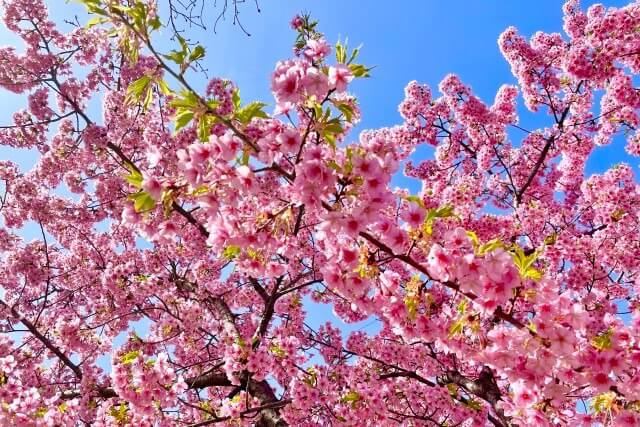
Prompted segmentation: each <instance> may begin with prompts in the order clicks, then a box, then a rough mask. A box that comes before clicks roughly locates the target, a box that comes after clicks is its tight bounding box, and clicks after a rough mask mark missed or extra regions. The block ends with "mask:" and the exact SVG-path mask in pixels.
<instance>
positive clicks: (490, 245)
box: [478, 239, 505, 255]
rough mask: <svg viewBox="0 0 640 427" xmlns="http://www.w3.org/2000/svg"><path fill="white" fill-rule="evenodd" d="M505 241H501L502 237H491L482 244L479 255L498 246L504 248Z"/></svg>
mask: <svg viewBox="0 0 640 427" xmlns="http://www.w3.org/2000/svg"><path fill="white" fill-rule="evenodd" d="M504 247H505V246H504V243H502V242H501V241H500V239H491V240H489V241H488V242H487V243H485V244H484V245H482V246H480V248H478V254H479V255H484V254H486V253H489V252H491V251H494V250H496V249H498V248H503V249H504Z"/></svg>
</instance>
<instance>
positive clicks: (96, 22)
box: [85, 16, 109, 28]
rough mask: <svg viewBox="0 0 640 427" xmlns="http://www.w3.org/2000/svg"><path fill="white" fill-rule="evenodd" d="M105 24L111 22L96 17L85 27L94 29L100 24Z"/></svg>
mask: <svg viewBox="0 0 640 427" xmlns="http://www.w3.org/2000/svg"><path fill="white" fill-rule="evenodd" d="M105 22H109V20H108V19H107V18H104V17H100V16H95V17H93V18H91V19H89V21H88V22H87V24H86V25H85V28H91V27H94V26H96V25H99V24H104V23H105Z"/></svg>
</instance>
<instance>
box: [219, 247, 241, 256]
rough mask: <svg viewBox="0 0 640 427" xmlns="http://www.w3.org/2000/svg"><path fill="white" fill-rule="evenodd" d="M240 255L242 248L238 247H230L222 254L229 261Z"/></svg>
mask: <svg viewBox="0 0 640 427" xmlns="http://www.w3.org/2000/svg"><path fill="white" fill-rule="evenodd" d="M238 255H240V247H239V246H236V245H229V246H227V247H226V248H224V251H223V252H222V256H223V257H225V258H226V259H228V260H233V259H235V258H236V257H237V256H238Z"/></svg>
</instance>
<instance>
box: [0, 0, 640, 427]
mask: <svg viewBox="0 0 640 427" xmlns="http://www.w3.org/2000/svg"><path fill="white" fill-rule="evenodd" d="M0 3H1V4H2V5H3V9H4V11H3V12H4V23H5V25H6V27H7V28H8V29H9V30H10V31H12V32H13V33H15V34H16V35H17V36H18V37H20V38H21V39H22V40H23V41H24V46H25V47H24V49H23V50H21V48H16V47H3V48H0V86H2V88H4V89H5V90H9V91H12V92H15V93H17V94H22V95H24V96H25V97H26V98H28V108H26V109H25V110H21V111H16V112H15V114H14V115H13V123H10V124H8V125H6V126H3V127H2V129H0V143H1V144H2V145H4V146H8V147H13V148H22V149H25V150H32V151H37V152H38V153H39V157H38V161H37V163H36V165H35V166H34V167H33V169H31V170H29V171H23V170H20V168H19V167H18V166H17V164H16V163H14V162H13V161H11V160H2V161H0V181H1V182H2V186H1V187H0V189H1V190H2V197H1V199H0V216H1V218H2V223H1V227H0V289H1V290H0V297H1V298H0V332H1V333H0V424H1V425H7V426H40V425H42V426H76V425H82V426H85V425H86V426H89V425H95V426H123V425H131V426H182V425H184V426H203V425H214V424H219V425H229V426H240V425H241V426H249V425H257V426H287V425H289V426H314V425H336V426H338V425H344V426H362V425H371V426H395V425H403V426H433V425H438V426H484V425H494V426H505V427H506V426H511V425H514V426H549V425H571V426H576V425H615V426H636V425H639V424H640V372H639V371H638V365H639V364H640V344H639V343H640V305H639V302H638V288H640V237H639V229H638V228H639V227H638V223H639V221H640V187H639V186H638V184H637V183H636V181H635V178H634V175H633V172H632V169H631V166H629V165H626V164H618V165H611V167H610V168H609V169H608V170H607V171H606V172H605V173H603V174H599V175H592V176H585V163H586V161H587V160H588V159H589V158H590V156H593V155H594V154H593V152H594V150H595V149H596V147H598V146H601V145H606V144H609V143H611V142H612V140H613V139H615V138H626V150H627V151H628V152H629V153H630V154H632V155H634V156H638V155H640V133H638V131H637V130H636V129H637V127H638V126H639V125H640V123H639V121H640V120H639V117H638V112H639V109H640V90H639V89H637V88H635V87H634V82H635V83H637V74H638V72H639V71H640V30H639V29H640V4H638V3H632V4H630V5H628V6H626V7H623V8H619V9H614V8H610V9H606V8H605V7H603V6H601V5H595V6H592V7H590V8H589V9H588V10H587V11H584V10H582V9H581V8H580V5H579V4H578V1H577V0H570V1H568V2H567V3H566V4H565V5H564V32H565V34H564V35H563V34H556V33H554V34H546V33H543V32H538V33H536V34H535V35H534V36H533V37H532V38H531V39H529V40H528V39H527V38H525V37H523V36H522V35H520V34H519V33H518V31H517V30H516V29H515V28H508V29H507V30H506V31H505V32H504V33H503V34H502V35H501V36H500V39H499V46H500V49H501V50H502V52H503V54H504V56H505V58H506V59H507V61H508V62H509V64H510V65H511V68H512V72H513V74H514V76H515V77H516V78H517V81H518V85H517V86H511V85H505V86H502V87H501V88H500V89H499V91H498V92H497V94H496V97H495V101H494V102H493V104H491V105H488V104H486V103H484V102H483V101H482V100H480V99H479V98H478V97H477V96H475V95H474V94H473V92H472V91H471V89H470V88H469V87H468V86H466V85H465V84H464V83H463V82H462V81H460V79H459V78H458V77H456V76H454V75H449V76H446V77H445V78H444V80H443V81H442V83H441V84H440V86H439V88H438V89H439V95H435V94H434V92H432V90H431V89H430V88H428V87H426V86H423V85H420V84H418V83H416V82H411V83H409V84H408V86H407V88H406V97H405V100H404V101H403V102H402V104H401V105H400V107H399V110H400V113H401V115H402V119H403V122H402V123H400V124H399V125H398V126H395V127H391V128H383V129H377V130H371V131H366V132H362V133H361V134H360V135H359V138H355V139H356V141H353V139H354V136H353V135H349V131H350V129H352V128H353V126H354V125H355V124H356V123H357V122H358V120H359V118H360V114H361V112H360V109H359V107H358V104H357V102H356V98H355V97H354V96H353V95H352V94H350V93H349V92H348V89H349V85H350V83H351V82H352V81H353V79H357V78H363V77H367V76H368V75H369V71H370V69H369V68H368V67H367V66H365V65H363V64H361V63H359V62H358V50H357V49H351V48H350V47H349V46H346V45H345V44H342V43H340V42H337V41H336V42H333V43H330V42H329V41H328V40H327V39H326V38H325V37H324V36H323V34H322V33H320V32H319V29H318V26H317V23H316V22H314V21H313V20H312V19H311V18H310V17H309V16H297V17H295V18H294V19H293V21H292V22H291V25H292V27H293V30H294V32H295V34H296V35H297V38H296V40H295V45H294V49H293V54H292V57H291V58H290V59H286V60H283V61H281V62H279V63H277V64H276V65H275V70H274V72H273V76H272V80H271V87H272V90H273V96H274V99H275V105H276V108H275V111H265V104H263V103H261V102H258V101H253V102H248V101H246V100H242V99H241V96H240V91H239V89H238V88H237V87H236V86H235V85H234V84H233V83H232V82H230V81H227V80H222V79H217V78H214V79H211V80H210V82H209V83H208V85H207V86H206V88H204V89H203V90H198V89H197V88H196V87H195V86H193V83H192V81H191V80H190V76H191V75H192V71H190V70H192V69H193V65H194V63H195V62H196V61H198V60H199V59H200V58H202V57H203V56H204V55H205V49H204V48H203V47H202V46H200V45H190V44H187V43H186V42H185V41H184V40H183V39H182V38H180V37H178V38H177V40H176V43H175V49H174V50H170V51H164V50H163V49H161V48H160V47H159V46H158V44H157V43H156V42H155V38H154V37H155V34H156V31H157V30H158V29H159V28H160V27H161V26H162V25H163V24H162V22H163V21H162V18H161V17H159V16H158V14H157V10H156V6H155V4H154V3H153V1H151V0H130V1H119V0H83V3H84V4H85V5H86V7H87V9H88V11H89V12H90V13H92V14H93V19H92V20H91V22H89V23H88V25H87V26H86V27H85V26H82V27H77V28H73V29H72V30H71V31H69V32H62V30H60V28H59V27H58V26H56V25H55V24H54V23H53V22H52V21H51V20H50V19H49V17H48V14H47V9H46V7H45V5H44V3H43V0H2V1H1V2H0ZM372 84H375V80H374V81H372ZM519 95H522V97H523V98H524V102H525V105H526V108H528V109H529V110H530V111H532V112H537V113H538V114H539V115H541V116H542V117H544V118H545V119H546V121H547V125H546V126H544V127H540V128H538V129H526V128H525V127H523V126H521V125H520V124H518V123H519V122H518V116H517V110H516V102H517V100H518V97H519ZM96 97H98V98H99V99H100V100H101V101H102V105H101V109H102V114H101V116H100V115H96V114H95V113H93V114H92V110H91V109H90V108H89V107H88V105H89V101H90V100H91V99H92V98H96ZM421 145H430V146H433V147H435V157H434V158H433V159H429V160H424V159H416V158H415V156H413V157H412V154H413V153H414V151H415V150H416V148H417V147H419V146H421ZM401 168H403V171H401V170H400V169H401ZM401 172H404V174H405V175H407V176H409V177H413V178H415V179H418V180H419V181H420V182H421V183H422V190H421V191H420V192H419V194H410V193H409V192H408V191H406V190H402V189H397V188H393V187H392V186H391V185H390V180H391V178H392V176H394V175H395V174H399V173H401ZM28 224H32V225H33V224H35V227H36V228H37V229H38V230H39V232H40V238H39V239H36V240H32V241H26V240H25V239H24V238H23V237H22V234H21V233H22V232H21V230H22V229H23V227H25V226H26V225H28ZM140 238H142V239H144V240H146V241H147V242H148V243H147V244H141V243H140ZM305 301H314V302H319V303H324V304H329V305H331V306H332V307H333V310H334V312H335V313H336V315H337V316H339V317H340V318H341V319H344V320H345V321H347V322H355V321H360V320H363V319H367V318H376V319H378V320H379V321H380V324H381V328H380V330H379V331H378V332H376V333H374V334H370V335H368V334H366V333H364V332H355V333H351V334H350V335H349V336H348V337H347V338H344V337H343V334H342V331H341V330H340V329H339V328H338V327H337V326H335V325H334V324H332V323H331V322H327V323H326V324H324V325H323V326H321V327H320V328H316V329H314V328H313V327H311V326H310V325H309V324H308V323H309V322H308V318H307V314H308V313H307V311H308V308H309V304H307V303H305ZM627 307H628V308H627ZM621 310H628V311H629V314H628V315H626V317H625V319H626V320H625V319H623V318H622V317H621V316H620V314H619V312H620V311H621ZM136 322H145V324H146V325H148V330H147V333H146V334H144V336H139V335H138V334H135V333H133V332H130V331H131V329H130V327H131V325H133V324H135V323H136ZM127 331H129V332H127ZM123 334H125V335H126V336H125V338H124V340H120V339H116V338H117V337H122V336H123ZM105 355H109V358H110V366H108V367H107V366H105V365H104V363H100V358H103V357H104V356H105Z"/></svg>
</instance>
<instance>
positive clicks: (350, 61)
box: [347, 45, 362, 64]
mask: <svg viewBox="0 0 640 427" xmlns="http://www.w3.org/2000/svg"><path fill="white" fill-rule="evenodd" d="M361 47H362V45H360V46H358V47H357V48H355V49H353V51H352V52H351V56H350V57H349V60H348V61H347V64H351V63H352V62H353V61H355V59H356V58H357V57H358V55H359V54H360V48H361Z"/></svg>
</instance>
